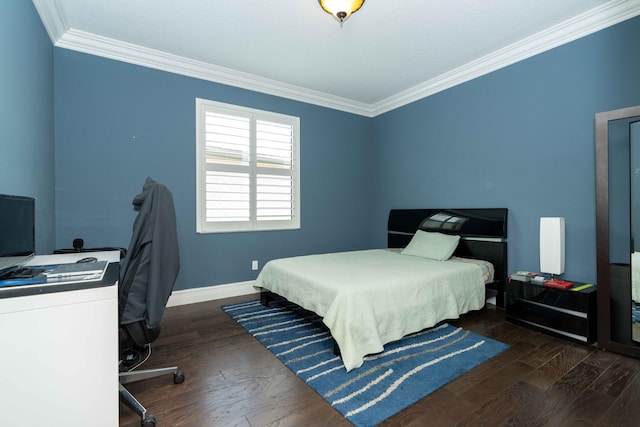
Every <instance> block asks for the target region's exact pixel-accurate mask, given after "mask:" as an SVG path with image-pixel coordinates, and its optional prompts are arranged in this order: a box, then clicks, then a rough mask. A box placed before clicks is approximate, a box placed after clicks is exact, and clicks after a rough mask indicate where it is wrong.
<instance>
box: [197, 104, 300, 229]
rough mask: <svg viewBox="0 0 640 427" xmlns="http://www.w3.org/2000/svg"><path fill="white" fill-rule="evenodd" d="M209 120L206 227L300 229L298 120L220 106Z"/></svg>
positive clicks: (209, 114)
mask: <svg viewBox="0 0 640 427" xmlns="http://www.w3.org/2000/svg"><path fill="white" fill-rule="evenodd" d="M203 117H204V126H203V127H204V131H203V134H204V135H203V140H204V152H205V155H204V158H205V162H204V163H205V179H204V210H203V212H204V218H203V219H204V222H205V223H206V226H205V227H204V228H208V229H209V231H241V230H259V229H286V228H298V227H299V212H297V210H298V208H297V206H299V203H297V202H298V200H297V197H298V196H297V191H296V190H297V181H296V180H297V176H296V175H297V169H298V168H297V164H296V163H297V158H298V157H297V152H296V151H297V121H295V120H291V118H290V117H288V116H279V115H274V114H270V113H265V112H259V111H256V110H250V111H242V110H236V109H224V108H219V107H218V108H205V109H204V115H203ZM203 231H204V230H203Z"/></svg>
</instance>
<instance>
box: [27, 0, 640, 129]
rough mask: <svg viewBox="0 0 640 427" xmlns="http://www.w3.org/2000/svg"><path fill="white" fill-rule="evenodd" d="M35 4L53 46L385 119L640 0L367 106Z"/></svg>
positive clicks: (623, 0)
mask: <svg viewBox="0 0 640 427" xmlns="http://www.w3.org/2000/svg"><path fill="white" fill-rule="evenodd" d="M33 4H34V5H35V7H36V10H37V11H38V14H39V15H40V19H41V20H42V22H43V24H44V26H45V28H46V31H47V33H48V34H49V37H50V38H51V40H52V42H53V44H54V45H55V46H56V47H61V48H65V49H71V50H75V51H78V52H83V53H87V54H91V55H96V56H101V57H105V58H109V59H114V60H117V61H122V62H128V63H131V64H136V65H140V66H144V67H149V68H154V69H158V70H162V71H167V72H170V73H175V74H180V75H185V76H189V77H194V78H198V79H202V80H207V81H212V82H215V83H221V84H225V85H229V86H234V87H239V88H243V89H247V90H251V91H255V92H260V93H265V94H268V95H274V96H279V97H283V98H287V99H292V100H295V101H300V102H305V103H309V104H313V105H318V106H322V107H327V108H331V109H335V110H340V111H345V112H348V113H353V114H358V115H362V116H366V117H375V116H378V115H380V114H384V113H386V112H388V111H391V110H394V109H396V108H399V107H402V106H404V105H407V104H410V103H412V102H415V101H417V100H420V99H422V98H426V97H428V96H431V95H434V94H436V93H438V92H441V91H443V90H446V89H449V88H451V87H454V86H456V85H459V84H462V83H465V82H467V81H470V80H473V79H475V78H477V77H480V76H483V75H485V74H488V73H490V72H492V71H496V70H498V69H500V68H504V67H507V66H509V65H511V64H514V63H516V62H519V61H522V60H524V59H527V58H530V57H532V56H535V55H537V54H539V53H542V52H545V51H547V50H550V49H553V48H555V47H558V46H561V45H563V44H566V43H569V42H571V41H573V40H576V39H579V38H581V37H584V36H587V35H589V34H592V33H594V32H596V31H600V30H602V29H604V28H607V27H609V26H612V25H615V24H617V23H620V22H622V21H625V20H627V19H630V18H633V17H635V16H638V15H640V0H632V1H629V0H613V1H610V2H608V3H606V4H604V5H602V6H600V7H596V8H594V9H591V10H589V11H587V12H585V13H583V14H581V15H578V16H576V17H574V18H572V19H570V20H567V21H565V22H562V23H560V24H558V25H555V26H553V27H551V28H549V29H547V30H545V31H542V32H540V33H537V34H535V35H533V36H530V37H528V38H526V39H523V40H521V41H519V42H517V43H514V44H511V45H509V46H507V47H505V48H503V49H500V50H498V51H496V52H493V53H491V54H489V55H486V56H484V57H482V58H479V59H477V60H475V61H472V62H469V63H467V64H465V65H463V66H461V67H458V68H456V69H453V70H451V71H449V72H447V73H444V74H442V75H440V76H437V77H435V78H433V79H430V80H428V81H425V82H423V83H421V84H418V85H416V86H414V87H412V88H409V89H407V90H404V91H402V92H399V93H397V94H395V95H392V96H390V97H388V98H385V99H383V100H381V101H378V102H376V103H374V104H366V103H363V102H358V101H353V100H350V99H346V98H341V97H338V96H334V95H330V94H327V93H324V92H319V91H314V90H311V89H307V88H303V87H300V86H295V85H290V84H287V83H282V82H279V81H276V80H271V79H266V78H263V77H260V76H256V75H253V74H249V73H244V72H240V71H236V70H232V69H229V68H224V67H219V66H217V65H213V64H209V63H206V62H202V61H196V60H192V59H189V58H185V57H181V56H178V55H173V54H169V53H166V52H162V51H158V50H154V49H149V48H145V47H142V46H138V45H134V44H131V43H126V42H121V41H118V40H114V39H110V38H107V37H102V36H98V35H95V34H91V33H87V32H84V31H80V30H76V29H73V28H69V26H68V25H67V23H66V19H65V16H64V11H63V7H62V3H61V0H53V1H52V0H33Z"/></svg>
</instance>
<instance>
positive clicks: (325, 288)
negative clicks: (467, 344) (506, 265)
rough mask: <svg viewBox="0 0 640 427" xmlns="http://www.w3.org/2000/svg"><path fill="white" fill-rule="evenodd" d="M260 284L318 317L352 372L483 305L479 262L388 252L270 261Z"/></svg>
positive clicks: (482, 282)
mask: <svg viewBox="0 0 640 427" xmlns="http://www.w3.org/2000/svg"><path fill="white" fill-rule="evenodd" d="M255 286H256V287H257V288H264V289H267V290H270V291H272V292H275V293H276V294H278V295H281V296H283V297H285V298H287V299H288V300H289V301H291V302H293V303H295V304H298V305H299V306H301V307H303V308H305V309H307V310H311V311H313V312H315V313H316V314H318V315H319V316H321V317H322V318H323V321H324V323H325V324H326V325H327V327H328V328H329V330H330V331H331V334H332V335H333V338H334V339H335V340H336V342H337V344H338V346H339V347H340V353H341V356H342V361H343V363H344V366H345V368H346V369H347V371H350V370H352V369H355V368H358V367H359V366H361V365H362V363H363V358H364V356H366V355H368V354H374V353H379V352H381V351H382V350H383V346H384V344H386V343H389V342H392V341H395V340H398V339H400V338H402V337H404V336H405V335H408V334H411V333H414V332H418V331H420V330H422V329H424V328H428V327H431V326H434V325H435V324H437V323H438V322H440V321H442V320H447V319H456V318H458V317H459V316H460V315H461V314H464V313H466V312H468V311H471V310H478V309H480V308H482V307H483V306H484V303H485V281H484V278H483V271H482V268H481V267H479V266H478V265H476V264H473V263H461V262H456V261H433V260H429V259H425V258H420V257H416V256H411V255H402V254H399V253H396V252H391V251H387V250H383V249H373V250H365V251H353V252H340V253H330V254H322V255H309V256H300V257H293V258H283V259H277V260H273V261H269V262H268V263H267V264H265V266H264V267H263V269H262V271H261V272H260V274H259V275H258V278H257V279H256V282H255Z"/></svg>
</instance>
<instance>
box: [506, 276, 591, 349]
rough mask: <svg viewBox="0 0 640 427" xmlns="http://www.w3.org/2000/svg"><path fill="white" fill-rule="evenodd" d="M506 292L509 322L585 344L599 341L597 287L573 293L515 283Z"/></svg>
mask: <svg viewBox="0 0 640 427" xmlns="http://www.w3.org/2000/svg"><path fill="white" fill-rule="evenodd" d="M582 285H584V283H577V282H574V284H573V287H574V288H578V287H580V286H582ZM505 288H506V319H507V321H509V322H512V323H515V324H517V325H521V326H525V327H528V328H531V329H535V330H538V331H541V332H545V333H548V334H551V335H555V336H558V337H561V338H567V339H569V340H572V341H575V342H579V343H582V344H591V343H593V342H595V341H596V340H597V307H596V305H597V298H596V296H597V287H596V286H591V287H589V288H586V289H582V290H578V291H573V290H571V289H567V290H565V289H557V288H550V287H546V286H544V285H543V284H541V283H536V282H524V281H520V280H513V279H512V280H510V281H509V282H508V283H507V285H506V286H505Z"/></svg>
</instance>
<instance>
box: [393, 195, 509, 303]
mask: <svg viewBox="0 0 640 427" xmlns="http://www.w3.org/2000/svg"><path fill="white" fill-rule="evenodd" d="M507 217H508V210H507V208H479V209H392V210H391V211H390V212H389V222H388V224H387V245H388V247H390V248H404V247H405V246H407V244H409V242H410V241H411V238H412V237H413V235H414V234H415V232H416V231H417V230H418V229H420V230H424V231H430V232H440V233H445V234H455V235H458V236H461V239H460V243H459V244H458V248H457V249H456V251H455V252H454V255H455V256H460V257H466V258H476V259H482V260H485V261H489V262H490V263H492V264H493V266H494V268H495V276H494V277H495V281H496V286H495V287H496V288H497V290H498V293H499V295H498V301H497V304H498V306H502V307H503V306H504V305H503V304H504V302H503V295H502V294H503V292H504V284H505V283H506V279H507V275H508V271H507V268H508V265H507Z"/></svg>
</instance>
